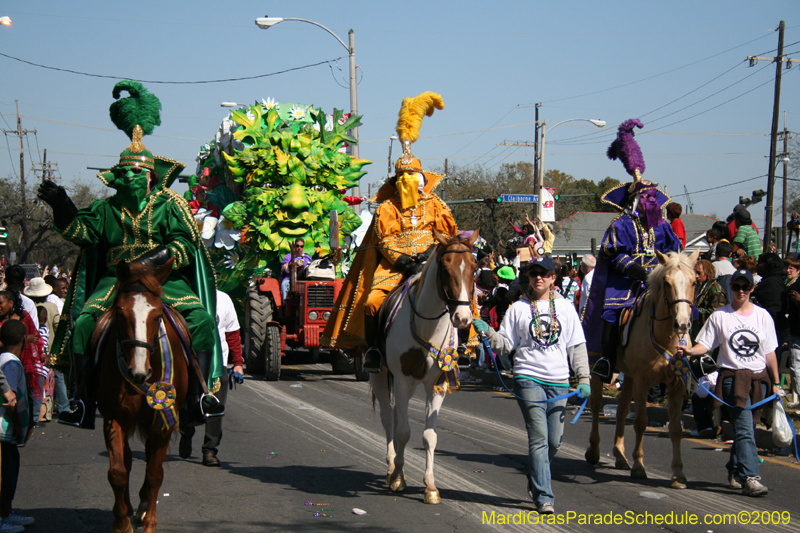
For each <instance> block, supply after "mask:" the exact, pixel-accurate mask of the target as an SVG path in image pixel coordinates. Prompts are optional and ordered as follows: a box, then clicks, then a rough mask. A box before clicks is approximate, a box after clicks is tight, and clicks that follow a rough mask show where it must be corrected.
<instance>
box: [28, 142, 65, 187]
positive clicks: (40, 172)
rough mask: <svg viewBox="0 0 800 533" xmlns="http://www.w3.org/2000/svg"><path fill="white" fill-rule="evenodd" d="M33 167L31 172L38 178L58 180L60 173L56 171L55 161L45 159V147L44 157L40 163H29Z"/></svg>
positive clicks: (45, 150)
mask: <svg viewBox="0 0 800 533" xmlns="http://www.w3.org/2000/svg"><path fill="white" fill-rule="evenodd" d="M31 165H32V167H33V172H34V173H35V174H36V177H37V178H38V179H41V180H42V181H44V180H46V179H47V180H60V179H61V175H60V174H59V172H58V163H56V162H55V161H48V160H47V148H45V149H44V158H43V159H42V163H41V164H38V163H36V162H33V163H31Z"/></svg>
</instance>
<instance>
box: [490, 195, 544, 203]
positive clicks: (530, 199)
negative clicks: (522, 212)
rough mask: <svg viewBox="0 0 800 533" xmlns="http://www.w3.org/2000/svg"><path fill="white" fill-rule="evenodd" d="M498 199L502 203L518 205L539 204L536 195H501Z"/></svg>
mask: <svg viewBox="0 0 800 533" xmlns="http://www.w3.org/2000/svg"><path fill="white" fill-rule="evenodd" d="M500 197H501V198H502V199H503V201H504V202H514V203H518V204H536V203H539V196H538V195H536V194H503V195H501V196H500Z"/></svg>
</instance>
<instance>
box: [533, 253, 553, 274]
mask: <svg viewBox="0 0 800 533" xmlns="http://www.w3.org/2000/svg"><path fill="white" fill-rule="evenodd" d="M535 266H538V267H541V268H543V269H545V270H550V271H552V272H555V270H556V266H555V265H554V264H553V260H552V259H550V258H549V257H537V258H536V259H531V261H530V262H529V263H528V275H530V272H531V270H530V269H531V268H533V267H535Z"/></svg>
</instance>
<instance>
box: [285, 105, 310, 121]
mask: <svg viewBox="0 0 800 533" xmlns="http://www.w3.org/2000/svg"><path fill="white" fill-rule="evenodd" d="M289 116H290V117H291V118H293V119H294V120H302V119H304V118H306V116H308V110H307V109H306V107H305V106H297V105H295V106H292V108H291V109H290V110H289Z"/></svg>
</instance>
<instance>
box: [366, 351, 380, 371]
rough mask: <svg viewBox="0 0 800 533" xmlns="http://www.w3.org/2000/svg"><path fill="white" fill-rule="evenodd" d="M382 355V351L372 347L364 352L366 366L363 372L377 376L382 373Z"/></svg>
mask: <svg viewBox="0 0 800 533" xmlns="http://www.w3.org/2000/svg"><path fill="white" fill-rule="evenodd" d="M371 354H372V355H371ZM381 355H382V354H381V351H380V350H379V349H377V348H375V347H372V348H370V349H368V350H367V351H366V352H364V364H363V365H362V368H363V370H365V371H366V372H370V373H372V374H377V373H378V372H380V371H381Z"/></svg>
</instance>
